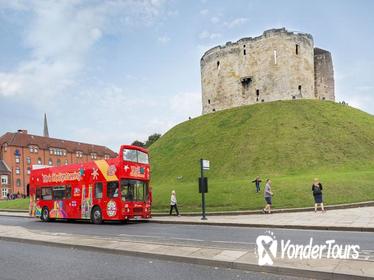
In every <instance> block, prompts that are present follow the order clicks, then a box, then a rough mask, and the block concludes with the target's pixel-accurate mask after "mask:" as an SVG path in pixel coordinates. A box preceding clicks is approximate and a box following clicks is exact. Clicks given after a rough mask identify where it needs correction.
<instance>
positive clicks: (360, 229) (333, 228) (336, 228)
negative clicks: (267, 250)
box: [144, 220, 374, 232]
mask: <svg viewBox="0 0 374 280" xmlns="http://www.w3.org/2000/svg"><path fill="white" fill-rule="evenodd" d="M144 222H147V223H155V224H182V225H206V226H222V227H248V228H276V229H301V230H330V231H354V232H374V228H372V227H341V226H299V225H273V224H242V223H218V222H192V221H191V222H188V221H158V220H146V221H144Z"/></svg>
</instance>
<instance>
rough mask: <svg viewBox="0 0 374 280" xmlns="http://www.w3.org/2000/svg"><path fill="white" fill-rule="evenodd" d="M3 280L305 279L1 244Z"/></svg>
mask: <svg viewBox="0 0 374 280" xmlns="http://www.w3.org/2000/svg"><path fill="white" fill-rule="evenodd" d="M0 279H1V280H11V279H12V280H13V279H14V280H34V279H35V280H44V279H53V280H60V279H61V280H68V279H74V280H77V279H89V280H94V279H100V280H103V279H131V280H137V279H139V280H147V279H150V280H151V279H152V280H157V279H162V280H175V279H178V280H183V279H186V280H198V279H202V280H219V279H223V280H229V279H237V280H239V279H266V280H275V279H287V280H293V279H302V278H295V277H286V276H277V275H272V274H266V273H254V272H248V271H241V270H233V269H224V268H215V267H209V266H200V265H192V264H184V263H178V262H169V261H159V260H154V259H145V258H138V257H129V256H123V255H114V254H107V253H101V252H100V253H99V252H91V251H84V250H77V249H67V248H58V247H50V246H40V245H31V244H27V243H19V242H7V241H0Z"/></svg>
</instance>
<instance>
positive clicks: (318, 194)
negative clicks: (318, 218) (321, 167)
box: [312, 178, 325, 212]
mask: <svg viewBox="0 0 374 280" xmlns="http://www.w3.org/2000/svg"><path fill="white" fill-rule="evenodd" d="M322 189H323V188H322V184H321V183H320V182H319V180H318V179H317V178H315V179H314V183H313V185H312V192H313V196H314V212H317V207H318V204H319V205H320V206H321V210H322V212H325V208H324V207H323V197H322Z"/></svg>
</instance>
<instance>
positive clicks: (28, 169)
mask: <svg viewBox="0 0 374 280" xmlns="http://www.w3.org/2000/svg"><path fill="white" fill-rule="evenodd" d="M30 173H31V168H30V167H27V175H30Z"/></svg>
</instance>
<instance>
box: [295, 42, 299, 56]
mask: <svg viewBox="0 0 374 280" xmlns="http://www.w3.org/2000/svg"><path fill="white" fill-rule="evenodd" d="M295 52H296V55H298V54H299V45H298V44H296V48H295Z"/></svg>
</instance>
